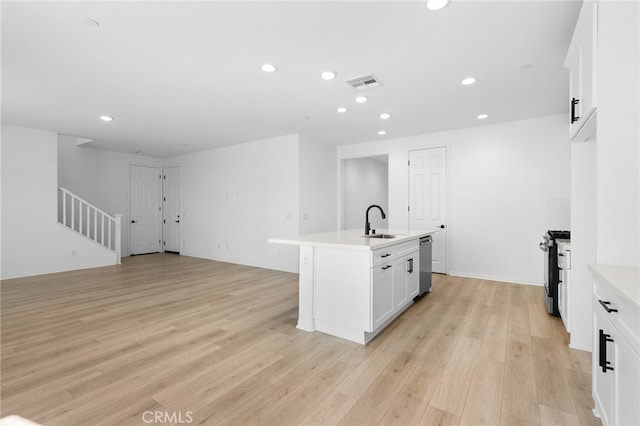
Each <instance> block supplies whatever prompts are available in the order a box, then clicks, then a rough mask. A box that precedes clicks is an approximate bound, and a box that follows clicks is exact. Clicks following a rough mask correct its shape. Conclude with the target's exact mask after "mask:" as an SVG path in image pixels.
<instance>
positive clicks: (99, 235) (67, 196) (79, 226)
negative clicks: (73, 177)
mask: <svg viewBox="0 0 640 426" xmlns="http://www.w3.org/2000/svg"><path fill="white" fill-rule="evenodd" d="M58 222H60V223H61V224H62V225H64V226H66V227H67V228H69V229H71V230H73V231H75V232H77V233H79V234H81V235H82V236H84V237H86V238H88V239H90V240H91V241H94V242H96V243H97V244H100V245H102V246H103V247H106V248H108V249H109V250H112V251H113V252H115V253H116V262H117V263H120V257H121V244H122V240H121V238H122V237H121V232H122V229H121V228H122V215H121V214H109V213H106V212H104V211H102V210H100V209H99V208H97V207H96V206H94V205H93V204H91V203H88V202H87V201H85V200H83V199H82V198H80V197H78V196H77V195H76V194H74V193H73V192H71V191H69V190H68V189H65V188H58Z"/></svg>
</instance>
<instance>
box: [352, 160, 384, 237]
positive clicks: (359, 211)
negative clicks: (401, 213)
mask: <svg viewBox="0 0 640 426" xmlns="http://www.w3.org/2000/svg"><path fill="white" fill-rule="evenodd" d="M371 204H378V205H380V207H382V209H383V210H384V211H385V213H388V212H389V164H388V162H387V159H386V157H385V158H384V159H374V158H371V157H366V158H352V159H346V160H343V161H342V211H343V220H342V227H343V229H354V228H357V229H362V231H363V232H364V216H365V212H366V209H367V207H368V206H369V205H371ZM369 222H370V223H371V227H372V228H373V229H385V228H388V227H389V226H388V219H382V216H381V215H380V212H379V211H377V210H373V211H372V212H371V213H370V214H369Z"/></svg>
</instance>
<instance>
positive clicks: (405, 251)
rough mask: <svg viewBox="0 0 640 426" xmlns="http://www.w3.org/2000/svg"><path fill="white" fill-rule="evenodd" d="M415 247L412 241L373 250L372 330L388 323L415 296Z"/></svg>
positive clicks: (416, 249)
mask: <svg viewBox="0 0 640 426" xmlns="http://www.w3.org/2000/svg"><path fill="white" fill-rule="evenodd" d="M418 247H419V246H418V242H417V241H415V242H411V243H404V244H398V245H397V246H391V247H387V248H385V249H383V250H376V251H374V252H373V254H372V257H371V258H372V265H374V267H373V268H372V269H371V271H372V272H371V286H372V287H371V288H372V289H371V294H372V321H371V323H372V331H374V332H375V331H377V330H378V329H379V328H380V327H384V326H385V325H387V323H388V320H389V319H390V318H394V317H395V316H397V315H398V314H399V313H400V312H402V311H403V310H404V309H405V308H406V307H407V306H408V305H409V304H410V303H411V301H412V300H413V298H414V297H415V296H417V295H418V286H419V275H420V274H419V269H418V268H419V263H418V262H419V261H420V259H419V256H418V253H419V252H418ZM382 262H384V263H382ZM380 263H382V264H380ZM375 265H378V266H375Z"/></svg>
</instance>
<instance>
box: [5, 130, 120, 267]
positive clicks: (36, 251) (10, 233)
mask: <svg viewBox="0 0 640 426" xmlns="http://www.w3.org/2000/svg"><path fill="white" fill-rule="evenodd" d="M57 145H58V144H57V135H56V134H55V133H50V132H43V131H39V130H32V129H25V128H21V127H15V126H9V125H5V124H3V125H2V271H1V274H0V275H1V276H2V278H3V279H7V278H15V277H22V276H28V275H38V274H45V273H49V272H59V271H66V270H73V269H82V268H89V267H96V266H104V265H112V264H114V263H115V255H114V254H113V253H112V252H109V251H107V250H104V249H103V248H102V247H100V246H99V245H97V244H95V243H93V242H91V241H89V240H87V239H85V238H83V237H81V236H78V235H76V234H75V233H73V232H71V231H69V230H67V229H66V228H65V227H64V226H62V225H60V224H59V223H58V222H57V204H58V199H57V187H58V185H57V181H58V176H57V173H58V166H57V156H58V146H57ZM73 253H75V256H74V255H73Z"/></svg>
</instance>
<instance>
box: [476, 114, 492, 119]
mask: <svg viewBox="0 0 640 426" xmlns="http://www.w3.org/2000/svg"><path fill="white" fill-rule="evenodd" d="M488 117H489V115H488V114H478V117H477V118H478V120H484V119H485V118H488Z"/></svg>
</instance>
